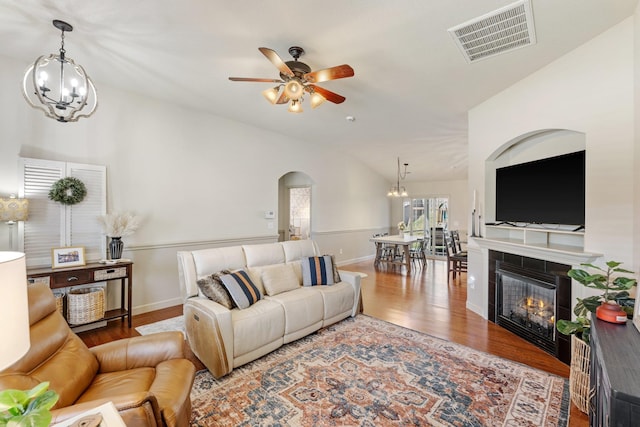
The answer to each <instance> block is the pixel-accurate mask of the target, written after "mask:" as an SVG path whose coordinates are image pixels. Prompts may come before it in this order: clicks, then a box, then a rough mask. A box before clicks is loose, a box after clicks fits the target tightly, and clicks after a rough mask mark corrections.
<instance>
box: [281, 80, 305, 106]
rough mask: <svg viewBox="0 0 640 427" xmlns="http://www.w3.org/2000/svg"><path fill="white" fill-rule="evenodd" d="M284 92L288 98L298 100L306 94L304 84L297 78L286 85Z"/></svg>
mask: <svg viewBox="0 0 640 427" xmlns="http://www.w3.org/2000/svg"><path fill="white" fill-rule="evenodd" d="M284 94H285V95H286V96H287V98H289V99H291V100H294V101H297V100H299V99H300V98H302V95H303V94H304V86H302V83H300V82H299V81H298V80H296V79H291V80H289V81H288V82H287V84H286V85H284Z"/></svg>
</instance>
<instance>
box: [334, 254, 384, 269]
mask: <svg viewBox="0 0 640 427" xmlns="http://www.w3.org/2000/svg"><path fill="white" fill-rule="evenodd" d="M375 257H376V256H375V255H366V256H363V257H359V258H352V259H347V260H344V261H340V262H336V265H337V266H338V267H340V266H342V265H347V264H355V263H357V262H363V261H368V260H373V259H375Z"/></svg>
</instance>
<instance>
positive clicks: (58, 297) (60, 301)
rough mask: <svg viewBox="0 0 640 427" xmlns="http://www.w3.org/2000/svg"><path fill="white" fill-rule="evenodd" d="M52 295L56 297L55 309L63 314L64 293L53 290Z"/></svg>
mask: <svg viewBox="0 0 640 427" xmlns="http://www.w3.org/2000/svg"><path fill="white" fill-rule="evenodd" d="M53 296H54V297H55V299H56V309H57V310H58V311H59V312H60V314H62V316H64V293H62V292H54V293H53Z"/></svg>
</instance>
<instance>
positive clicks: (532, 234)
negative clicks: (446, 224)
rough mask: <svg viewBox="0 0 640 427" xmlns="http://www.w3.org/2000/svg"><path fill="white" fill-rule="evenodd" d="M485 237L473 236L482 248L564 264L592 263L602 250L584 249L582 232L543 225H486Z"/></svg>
mask: <svg viewBox="0 0 640 427" xmlns="http://www.w3.org/2000/svg"><path fill="white" fill-rule="evenodd" d="M485 232H486V236H485V237H472V239H473V240H474V241H475V242H476V243H477V245H478V246H480V247H481V248H485V249H490V250H495V251H500V252H507V253H513V254H516V255H521V256H526V257H530V258H537V259H543V260H546V261H553V262H558V263H561V264H567V265H572V266H576V265H580V264H582V263H591V262H593V261H595V260H596V259H597V258H599V257H601V256H602V254H599V253H594V252H586V251H585V250H584V232H581V231H571V230H562V229H558V228H542V227H512V226H499V225H492V226H487V227H486V229H485Z"/></svg>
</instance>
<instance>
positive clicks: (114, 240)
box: [98, 212, 140, 260]
mask: <svg viewBox="0 0 640 427" xmlns="http://www.w3.org/2000/svg"><path fill="white" fill-rule="evenodd" d="M98 219H99V221H100V223H101V224H102V230H103V231H104V233H105V234H106V235H107V236H109V237H110V238H111V241H110V242H109V252H110V255H111V259H112V260H118V259H120V258H121V256H122V249H123V248H124V243H123V242H122V237H124V236H130V235H132V234H133V233H134V232H135V231H136V230H137V229H138V228H139V227H140V217H139V216H136V215H132V214H131V213H129V212H112V213H110V214H106V215H101V216H100V217H99V218H98Z"/></svg>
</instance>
